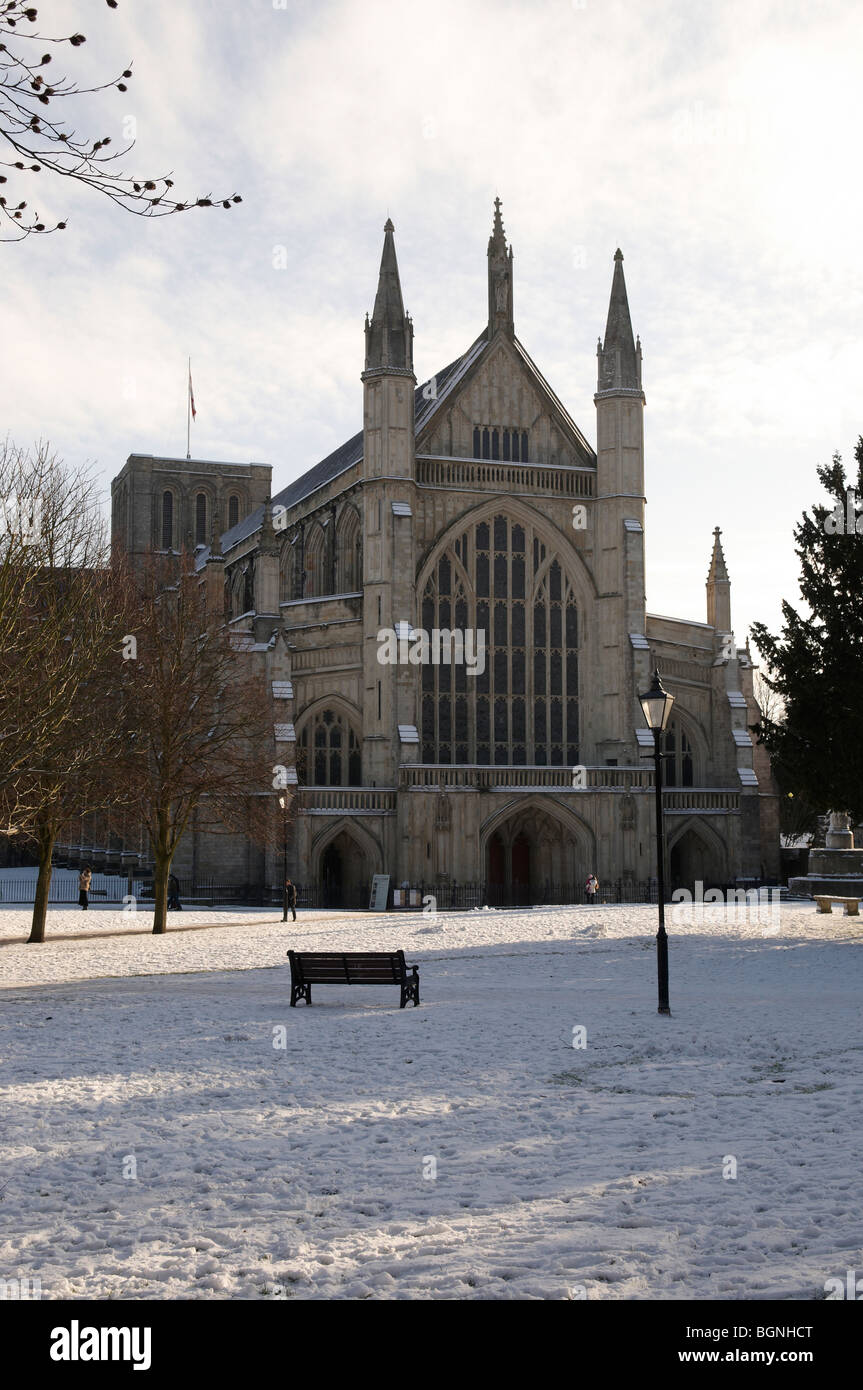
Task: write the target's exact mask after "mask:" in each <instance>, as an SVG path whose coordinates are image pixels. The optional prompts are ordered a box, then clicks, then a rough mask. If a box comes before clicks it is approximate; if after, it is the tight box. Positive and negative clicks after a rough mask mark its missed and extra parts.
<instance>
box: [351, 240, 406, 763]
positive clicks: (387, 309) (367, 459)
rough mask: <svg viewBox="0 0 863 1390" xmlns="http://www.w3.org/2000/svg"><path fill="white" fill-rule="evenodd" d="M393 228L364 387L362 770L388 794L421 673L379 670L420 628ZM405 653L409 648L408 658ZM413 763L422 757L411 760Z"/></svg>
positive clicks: (402, 319) (369, 328)
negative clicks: (383, 658)
mask: <svg viewBox="0 0 863 1390" xmlns="http://www.w3.org/2000/svg"><path fill="white" fill-rule="evenodd" d="M394 231H395V228H394V227H393V224H392V222H391V221H390V220H389V218H387V222H386V225H385V227H384V246H383V253H382V255H381V266H380V274H379V276H378V289H377V294H376V296H375V304H374V309H373V311H372V316H371V319H369V318H368V316H366V361H365V371H364V372H363V374H362V381H363V396H364V409H363V480H364V487H363V497H364V544H363V571H364V573H363V589H364V598H363V609H364V624H365V634H366V637H365V641H364V643H363V647H364V655H363V675H364V679H363V687H364V691H363V769H364V777H365V781H366V783H374V784H376V785H377V786H391V785H392V784H393V781H394V780H395V778H396V772H397V767H398V763H399V761H400V757H401V749H400V738H399V725H401V726H402V727H403V728H406V727H409V726H414V725H415V724H416V696H415V682H416V670H415V668H414V667H412V666H410V665H407V664H402V665H399V664H394V665H393V664H388V663H382V662H380V661H379V660H378V655H379V653H380V652H381V651H382V647H381V644H380V643H379V642H378V639H377V634H378V633H379V632H380V631H381V630H395V631H397V632H399V633H402V634H404V635H405V636H407V633H408V631H409V630H410V629H411V628H412V627H413V626H414V625H415V623H416V595H415V578H416V568H415V557H414V512H415V494H416V450H415V435H414V390H415V388H416V377H415V376H414V370H413V325H412V323H411V320H410V318H409V317H408V315H407V314H406V313H405V309H404V303H403V301H402V290H401V282H400V279H399V268H398V262H397V260H396V248H395V241H394V238H393V233H394ZM406 646H407V644H406V643H402V644H401V647H402V650H403V651H404V649H405V648H406ZM413 756H415V751H414V752H413Z"/></svg>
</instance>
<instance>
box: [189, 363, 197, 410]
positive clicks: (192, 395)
mask: <svg viewBox="0 0 863 1390" xmlns="http://www.w3.org/2000/svg"><path fill="white" fill-rule="evenodd" d="M189 405H190V406H191V407H192V419H193V420H197V418H198V412H197V411H196V410H195V393H194V391H193V390H192V369H191V367H190V368H189Z"/></svg>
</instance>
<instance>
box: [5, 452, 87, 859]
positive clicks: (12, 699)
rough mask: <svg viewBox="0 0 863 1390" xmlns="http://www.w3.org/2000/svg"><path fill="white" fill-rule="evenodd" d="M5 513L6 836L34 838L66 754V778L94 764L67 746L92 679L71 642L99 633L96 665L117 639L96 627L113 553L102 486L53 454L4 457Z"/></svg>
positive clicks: (84, 471)
mask: <svg viewBox="0 0 863 1390" xmlns="http://www.w3.org/2000/svg"><path fill="white" fill-rule="evenodd" d="M0 507H2V512H3V525H2V526H0V833H4V834H14V833H24V834H27V833H29V832H30V831H31V830H32V829H33V828H34V826H35V823H36V817H37V815H38V814H39V813H42V812H44V810H45V807H46V798H48V799H50V798H51V797H52V796H53V795H55V792H54V791H52V790H51V788H56V786H57V776H56V771H57V764H56V761H54V762H52V757H54V755H55V754H56V752H57V749H58V748H65V749H67V750H68V758H67V760H66V761H65V762H64V763H63V777H64V778H65V779H69V778H72V777H74V776H75V774H76V772H77V771H78V769H79V768H80V767H81V766H83V763H84V760H85V754H84V752H83V750H82V749H80V748H79V749H78V750H77V751H74V737H69V738H67V734H69V735H72V734H73V733H74V730H75V728H76V725H77V721H78V720H79V719H80V708H79V706H80V702H81V701H82V700H83V698H84V691H85V688H86V682H87V680H88V678H89V673H88V667H87V663H86V662H84V661H82V660H81V658H80V654H79V651H78V647H77V644H76V642H75V641H73V640H72V634H73V633H76V632H80V631H85V632H86V630H87V629H88V628H89V629H90V634H89V638H90V660H91V663H93V664H96V663H98V662H99V661H100V660H101V659H102V655H103V652H104V651H106V650H107V646H108V644H109V643H110V642H111V641H113V640H114V639H113V633H112V632H111V631H110V630H109V628H108V627H106V626H105V623H104V622H102V620H101V619H97V620H96V621H95V626H94V614H98V613H99V612H100V611H101V610H100V607H99V605H100V603H101V602H102V599H101V597H100V595H101V591H102V589H103V588H104V582H105V581H104V574H105V566H106V563H107V558H108V544H107V534H106V529H105V525H104V521H103V519H102V516H101V512H100V509H99V502H98V493H97V489H96V484H95V481H94V479H93V477H92V476H91V475H90V474H89V473H88V472H87V471H86V470H72V469H69V468H67V467H66V466H65V465H64V464H63V463H62V462H61V461H60V460H58V458H57V457H56V455H55V454H54V453H52V451H51V449H50V447H49V446H48V445H45V444H40V445H38V446H37V447H36V449H35V450H34V451H32V452H30V451H27V450H23V449H20V448H16V447H15V446H14V445H12V444H11V443H9V442H8V441H7V442H6V444H5V445H4V446H3V448H2V449H0ZM105 621H107V617H106V620H105ZM63 756H64V757H65V756H66V755H65V754H64V755H63Z"/></svg>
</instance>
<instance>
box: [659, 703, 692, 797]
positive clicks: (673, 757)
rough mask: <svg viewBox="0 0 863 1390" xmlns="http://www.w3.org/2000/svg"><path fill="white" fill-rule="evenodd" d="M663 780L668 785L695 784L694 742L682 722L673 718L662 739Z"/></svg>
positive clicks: (682, 785) (690, 785)
mask: <svg viewBox="0 0 863 1390" xmlns="http://www.w3.org/2000/svg"><path fill="white" fill-rule="evenodd" d="M662 751H663V753H664V754H665V755H666V756H665V758H664V760H663V769H662V771H663V780H664V782H665V785H666V786H667V787H692V786H694V785H695V759H694V757H693V754H692V744H691V743H690V741H689V738H688V737H687V735H686V734H685V733H684V731H683V729H682V727H681V725H680V723H679V721H678V720H676V719H672V720H671V721H670V723H669V725H668V727H667V729H666V730H665V735H664V737H663V740H662Z"/></svg>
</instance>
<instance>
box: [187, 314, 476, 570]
mask: <svg viewBox="0 0 863 1390" xmlns="http://www.w3.org/2000/svg"><path fill="white" fill-rule="evenodd" d="M481 341H482V342H484V341H485V334H484V333H483V334H482V336H481V339H480V338H478V339H477V340H476V342H474V343H472V344H471V346H470V347H469V348H468V350H467V352H466V353H464V355H463V356H462V357H457V358H456V360H455V361H454V362H450V363H449V365H448V366H446V367H444V368H443V370H442V371H440V372H437V373H435V376H434V378H429V380H432V379H433V380H434V382H435V389H436V391H437V398H436V399H428V398H427V397H426V396H424V395H423V390H424V388H425V387H426V386H427V384H428V382H427V381H424V382H422V383H421V384H420V385H419V386H418V387H417V388H416V390H415V392H414V428H415V429H416V430H419V429H420V428H421V427H422V425H423V424H424V423H425V420H426V418H427V417H428V416H429V415H430V414H431V412H432V410H433V408H434V407H435V406H436V405H437V404H438V403H439V401H440V398H441V395H442V393H443V392H444V391H445V390H447V388H448V387H450V386H451V385H452V384H453V381H454V379H455V377H456V376H457V375H459V373H458V368H459V367H461V365H462V363H466V359H468V358H469V357H471V355H472V354H474V355H478V353H476V352H475V349H477V348H478V346H479V345H480V342H481ZM362 456H363V432H362V430H360V432H359V433H358V434H355V435H354V436H353V437H352V438H351V439H349V440H348V441H347V443H345V444H341V445H339V447H338V449H335V450H333V452H332V453H331V454H328V455H327V457H326V458H325V459H321V461H320V463H316V464H315V466H314V468H310V469H309V470H308V472H307V473H303V474H302V476H301V477H299V478H295V479H294V481H293V482H292V483H288V485H287V487H283V488H282V490H281V492H278V493H276V496H275V497H274V498H273V503H274V504H275V503H278V504H279V505H280V506H282V507H287V508H288V509H290V508H291V507H295V506H296V505H297V503H298V502H302V501H303V499H304V498H306V497H309V496H310V495H311V493H313V492H317V490H318V488H321V487H324V486H325V485H326V484H327V483H331V482H332V481H333V479H334V478H337V477H338V476H339V474H340V473H346V472H347V470H348V469H349V468H353V466H354V464H355V463H359V461H360V459H361V458H362ZM263 518H264V509H263V507H257V508H256V509H255V510H254V511H253V512H250V513H249V515H248V516H247V517H244V518H243V520H242V521H240V522H238V524H237V525H236V526H233V527H232V528H231V530H230V531H225V532H224V534H223V535H222V554H223V555H224V554H226V553H227V551H228V550H229V549H230V548H231V547H232V546H235V545H237V544H238V543H239V542H240V541H244V540H245V539H246V537H247V536H251V535H253V534H254V532H255V531H258V530H260V527H261V522H262V521H263ZM208 553H209V552H208ZM205 558H206V556H203V557H202V559H205Z"/></svg>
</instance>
